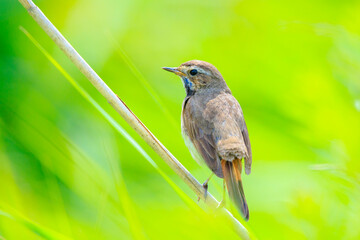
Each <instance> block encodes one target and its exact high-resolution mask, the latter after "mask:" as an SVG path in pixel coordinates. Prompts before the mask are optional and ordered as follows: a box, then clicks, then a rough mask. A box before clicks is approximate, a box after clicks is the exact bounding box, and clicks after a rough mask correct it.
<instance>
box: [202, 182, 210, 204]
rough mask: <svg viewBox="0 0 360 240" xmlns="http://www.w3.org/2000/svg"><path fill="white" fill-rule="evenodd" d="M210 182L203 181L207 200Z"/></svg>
mask: <svg viewBox="0 0 360 240" xmlns="http://www.w3.org/2000/svg"><path fill="white" fill-rule="evenodd" d="M208 187H209V186H208V183H207V182H204V183H203V188H204V190H205V193H204V199H205V200H206V197H207V192H208Z"/></svg>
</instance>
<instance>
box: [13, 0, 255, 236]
mask: <svg viewBox="0 0 360 240" xmlns="http://www.w3.org/2000/svg"><path fill="white" fill-rule="evenodd" d="M19 2H20V3H21V4H22V5H23V7H24V8H25V9H26V10H27V11H28V12H29V14H30V15H31V16H32V17H33V18H34V20H35V21H36V22H37V23H38V24H39V25H40V27H41V28H42V29H43V30H44V31H45V32H46V33H47V35H48V36H49V37H50V38H51V39H52V40H53V41H54V42H55V44H56V45H57V46H58V47H59V48H60V49H61V50H62V51H63V52H64V53H65V55H66V56H67V57H68V58H69V59H70V60H71V61H72V62H73V63H74V64H75V66H76V67H77V68H78V69H79V70H80V71H81V72H82V73H83V74H84V75H85V77H86V78H87V79H88V80H89V81H90V82H91V83H92V84H93V85H94V87H95V88H96V89H97V90H98V91H99V92H100V93H101V94H102V95H103V96H104V97H105V98H106V100H107V101H108V102H109V103H110V105H111V106H112V107H113V108H114V109H115V110H116V111H117V112H118V113H119V114H120V116H121V117H122V118H124V120H125V121H126V122H127V123H128V124H129V125H130V126H131V127H132V128H133V129H134V130H135V131H136V132H137V134H139V135H140V136H141V138H142V139H143V140H144V141H145V142H146V143H147V144H148V145H149V146H150V147H151V148H152V149H153V150H154V151H155V152H156V153H157V154H158V155H159V156H160V157H161V158H162V159H163V160H164V161H165V162H166V163H167V164H168V165H169V166H170V167H171V168H172V169H173V170H174V171H175V173H176V174H177V175H179V176H180V177H181V178H182V180H183V181H184V182H185V183H186V184H187V185H188V186H189V187H190V188H191V189H192V190H193V191H194V193H195V194H196V195H197V196H200V197H201V198H202V199H203V200H205V199H204V195H205V192H204V188H203V186H202V184H201V183H199V182H198V181H197V180H196V179H195V178H194V177H193V176H192V175H191V173H190V172H189V171H188V170H187V169H186V168H185V167H184V166H183V165H182V164H181V163H180V162H179V161H178V160H177V159H176V158H175V157H174V156H173V155H172V154H171V153H170V152H169V151H168V150H167V149H166V148H165V147H164V145H162V143H160V141H159V140H158V139H157V138H156V137H155V136H154V135H153V134H152V133H151V132H150V131H149V129H147V127H146V126H145V125H144V124H143V123H142V122H141V121H140V120H139V119H138V118H137V116H136V115H135V114H134V113H133V112H132V111H131V110H130V109H129V108H128V107H127V106H126V105H125V103H124V102H123V101H122V100H121V99H120V98H118V97H117V95H116V94H115V93H114V92H113V91H112V90H111V89H110V88H109V87H108V86H107V85H106V83H105V82H104V81H103V80H102V79H101V78H100V77H99V76H98V75H97V73H96V72H95V71H94V70H93V69H92V68H91V67H90V66H89V64H88V63H87V62H86V61H85V60H84V59H83V58H82V57H81V56H80V55H79V53H78V52H77V51H76V50H75V49H74V48H73V47H72V46H71V44H70V43H69V42H68V41H67V40H66V39H65V38H64V37H63V35H62V34H61V33H60V32H59V31H58V30H57V29H56V27H55V26H54V25H53V24H52V23H51V22H50V20H49V19H47V17H46V16H45V15H44V14H43V13H42V11H41V10H40V9H39V8H38V7H37V6H36V5H35V4H34V3H33V2H32V1H31V0H19ZM205 203H206V204H207V205H208V206H209V207H210V208H212V209H215V208H216V207H217V206H218V205H219V202H218V201H217V200H216V199H215V198H214V197H213V196H212V195H211V194H209V193H208V194H207V197H206V201H205ZM221 211H222V213H223V214H224V215H225V216H226V217H227V219H228V220H229V221H230V222H231V223H232V224H233V225H234V229H235V231H236V232H237V233H238V235H239V236H240V237H241V238H243V239H250V236H249V233H248V231H247V230H246V228H245V227H244V226H243V225H242V224H241V223H240V222H239V221H238V220H237V219H236V218H235V217H234V216H233V215H232V214H231V213H230V212H229V211H228V210H226V209H225V208H224V209H222V210H221Z"/></svg>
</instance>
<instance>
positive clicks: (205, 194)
mask: <svg viewBox="0 0 360 240" xmlns="http://www.w3.org/2000/svg"><path fill="white" fill-rule="evenodd" d="M208 187H209V186H208V181H205V182H204V183H203V188H204V190H205V193H204V201H205V200H206V197H207V192H208ZM200 199H201V197H200V196H198V199H197V200H198V202H200Z"/></svg>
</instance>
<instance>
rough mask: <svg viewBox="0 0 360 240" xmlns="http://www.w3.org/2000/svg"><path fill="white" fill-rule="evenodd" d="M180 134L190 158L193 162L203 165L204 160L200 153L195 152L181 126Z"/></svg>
mask: <svg viewBox="0 0 360 240" xmlns="http://www.w3.org/2000/svg"><path fill="white" fill-rule="evenodd" d="M181 134H182V136H183V138H184V141H185V145H186V147H187V148H188V149H189V151H190V154H191V156H192V157H193V158H194V159H195V161H196V162H197V163H198V164H200V165H203V164H204V163H205V161H204V159H203V158H202V157H201V155H200V153H199V152H198V151H197V150H196V148H195V145H194V144H193V143H192V141H191V140H190V137H189V136H188V135H187V134H186V131H185V129H184V127H183V126H181Z"/></svg>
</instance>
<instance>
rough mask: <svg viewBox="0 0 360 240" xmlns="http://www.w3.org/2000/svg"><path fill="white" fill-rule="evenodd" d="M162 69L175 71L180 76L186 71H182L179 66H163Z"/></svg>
mask: <svg viewBox="0 0 360 240" xmlns="http://www.w3.org/2000/svg"><path fill="white" fill-rule="evenodd" d="M162 69H164V70H166V71H169V72H172V73H175V74H176V75H178V76H183V75H184V73H183V72H182V71H180V70H179V68H171V67H163V68H162Z"/></svg>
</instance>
